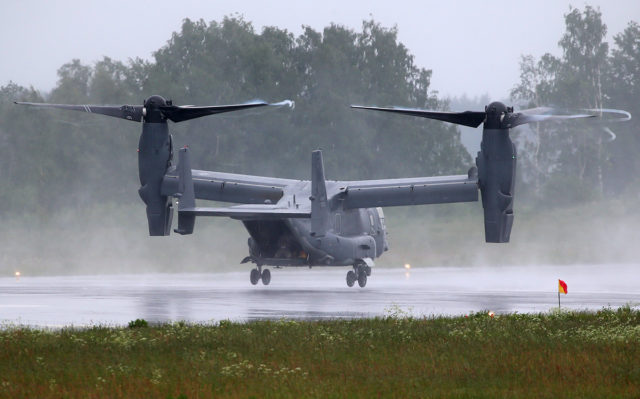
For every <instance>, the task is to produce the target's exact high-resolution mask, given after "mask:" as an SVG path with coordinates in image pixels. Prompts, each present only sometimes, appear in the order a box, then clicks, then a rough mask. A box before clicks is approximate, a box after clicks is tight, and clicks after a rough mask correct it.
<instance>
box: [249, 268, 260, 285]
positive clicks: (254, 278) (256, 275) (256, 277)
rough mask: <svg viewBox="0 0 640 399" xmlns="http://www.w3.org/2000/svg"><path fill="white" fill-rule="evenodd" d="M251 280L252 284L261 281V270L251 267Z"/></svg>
mask: <svg viewBox="0 0 640 399" xmlns="http://www.w3.org/2000/svg"><path fill="white" fill-rule="evenodd" d="M249 281H251V284H253V285H256V284H258V281H260V271H259V270H258V269H251V274H249Z"/></svg>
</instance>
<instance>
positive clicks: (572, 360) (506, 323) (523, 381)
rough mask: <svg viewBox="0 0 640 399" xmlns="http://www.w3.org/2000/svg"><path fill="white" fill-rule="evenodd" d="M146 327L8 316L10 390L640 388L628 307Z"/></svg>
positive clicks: (557, 391) (438, 393)
mask: <svg viewBox="0 0 640 399" xmlns="http://www.w3.org/2000/svg"><path fill="white" fill-rule="evenodd" d="M399 316H402V314H400V315H399ZM141 324H143V323H141V322H138V323H137V324H136V326H135V328H108V327H94V328H89V329H74V328H66V329H62V330H41V329H29V328H23V327H11V326H5V328H4V329H3V330H1V331H0V397H3V398H4V397H7V398H14V397H15V398H17V397H20V398H23V397H24V398H26V397H29V398H47V397H52V398H60V397H63V398H92V397H109V398H118V397H123V398H142V397H158V398H177V397H182V398H185V397H186V398H210V397H256V398H278V397H294V398H298V397H317V398H341V397H363V398H364V397H366V398H370V397H421V398H431V397H433V398H438V397H450V398H482V397H486V398H496V397H504V398H520V397H522V398H557V397H580V398H585V397H589V398H611V397H620V398H624V397H628V398H638V397H640V360H639V359H640V311H638V310H634V309H632V308H630V307H625V308H621V309H619V310H610V309H605V310H602V311H599V312H596V313H581V312H561V313H550V314H539V315H519V314H514V315H504V316H496V317H494V318H490V317H489V316H487V315H486V314H485V313H477V314H472V315H470V316H469V317H457V318H422V319H416V318H406V317H398V315H394V316H390V317H385V318H377V319H359V320H348V321H337V320H336V321H321V322H297V321H260V322H252V323H231V322H221V323H220V324H218V325H189V324H184V323H173V324H164V325H158V326H149V327H145V326H143V325H141Z"/></svg>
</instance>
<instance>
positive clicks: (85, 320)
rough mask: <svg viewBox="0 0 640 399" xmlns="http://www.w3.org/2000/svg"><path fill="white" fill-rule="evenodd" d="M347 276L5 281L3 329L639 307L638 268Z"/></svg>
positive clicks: (298, 273)
mask: <svg viewBox="0 0 640 399" xmlns="http://www.w3.org/2000/svg"><path fill="white" fill-rule="evenodd" d="M347 270H348V269H347V268H314V269H312V270H309V269H299V270H296V269H279V270H274V269H272V280H271V285H269V286H263V285H261V284H259V285H258V286H252V285H250V283H249V271H248V269H247V270H243V271H242V272H237V273H220V274H142V275H101V276H76V277H69V276H65V277H28V276H22V277H20V278H19V279H16V278H15V277H11V278H0V322H2V323H3V324H4V325H7V324H9V325H16V324H23V325H31V326H38V327H60V326H69V325H74V326H87V325H124V324H127V323H128V322H129V321H131V320H134V319H137V318H144V319H145V320H147V321H151V322H166V321H179V320H185V321H189V322H209V323H211V322H217V321H219V320H225V319H229V320H240V321H242V320H256V319H280V318H292V319H332V318H353V317H371V316H385V315H389V314H392V313H402V314H411V315H413V316H431V315H462V314H468V313H469V312H477V311H481V310H492V311H495V312H496V313H513V312H519V313H531V312H545V311H548V310H550V309H551V308H554V307H557V306H558V296H557V292H558V291H557V289H558V288H557V287H558V278H562V279H563V280H564V281H566V282H567V284H568V286H569V294H568V295H563V296H562V298H561V299H562V306H563V308H570V309H601V308H602V307H607V306H611V307H619V306H622V305H625V304H631V305H632V306H637V305H640V264H625V265H596V266H594V265H588V266H529V267H491V268H488V267H469V268H460V267H446V268H444V267H443V268H424V269H416V268H414V269H412V270H411V271H409V272H407V271H406V270H404V269H374V270H373V273H372V275H371V277H370V278H369V281H368V283H367V287H365V288H359V287H357V285H356V286H355V287H353V288H348V287H347V286H346V284H345V275H346V271H347Z"/></svg>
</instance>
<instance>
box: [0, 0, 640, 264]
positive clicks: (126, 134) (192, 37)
mask: <svg viewBox="0 0 640 399" xmlns="http://www.w3.org/2000/svg"><path fill="white" fill-rule="evenodd" d="M589 10H591V11H593V12H595V11H594V10H593V9H590V8H588V7H587V8H582V9H578V10H577V17H579V18H580V21H583V20H584V21H588V22H590V23H594V24H596V23H597V22H598V21H600V22H602V21H603V20H605V17H606V14H605V13H604V12H603V13H602V15H600V16H598V14H597V12H596V13H595V14H594V13H590V11H589ZM365 15H366V14H365ZM567 15H571V14H570V11H569V10H563V11H561V12H560V15H558V16H556V17H557V18H559V19H560V20H562V21H565V19H566V16H567ZM563 16H564V18H563ZM577 17H576V18H577ZM631 17H633V15H631ZM636 20H637V18H636ZM300 22H301V23H303V22H304V21H300ZM565 22H566V23H571V21H570V20H566V21H565ZM252 23H253V21H252V20H249V19H248V17H238V16H235V17H224V18H218V19H217V20H212V21H209V22H205V21H202V20H200V21H198V20H185V21H184V22H183V24H182V26H181V27H180V28H179V29H178V30H176V32H174V33H173V35H167V36H166V37H164V39H163V40H164V41H162V42H161V43H165V44H164V45H163V44H160V45H159V46H160V47H158V48H156V49H154V53H153V56H152V57H150V58H149V59H129V60H124V59H123V60H118V59H111V58H108V57H104V58H101V59H99V60H98V61H90V62H88V63H87V62H83V61H81V60H80V59H79V58H81V56H82V55H81V54H78V55H77V57H76V56H73V57H72V58H74V59H68V60H66V61H64V64H63V65H58V69H57V78H58V80H57V83H56V84H54V85H53V86H51V88H49V87H46V88H44V89H43V90H40V89H39V88H38V87H29V85H27V84H25V85H22V84H15V83H9V81H11V80H15V81H18V80H19V79H18V78H15V79H14V78H13V76H1V77H2V78H3V79H4V80H5V84H4V86H2V87H1V88H0V144H1V148H0V151H2V156H1V157H0V165H1V166H0V170H2V173H3V179H2V182H1V183H0V198H1V199H2V203H3V204H4V206H3V208H2V210H0V223H1V225H0V240H2V243H3V244H2V245H3V250H2V255H1V258H0V273H1V274H3V275H5V276H11V275H13V274H14V273H15V272H16V271H20V272H21V273H22V275H24V276H29V275H31V276H33V275H57V274H108V273H149V272H170V273H178V272H213V271H215V272H219V271H247V270H248V267H246V265H240V264H239V263H240V260H241V259H242V258H243V257H244V256H246V255H247V252H248V249H247V238H248V233H247V232H246V231H245V230H244V227H243V226H242V223H241V222H238V221H235V220H230V219H223V218H200V219H198V220H197V222H196V229H195V233H194V234H193V235H191V236H180V235H177V234H172V235H171V236H170V237H149V236H148V230H147V224H146V223H147V221H146V215H145V210H144V204H143V203H142V202H141V200H140V198H139V196H138V193H137V189H138V187H139V182H138V177H137V156H136V151H135V150H136V148H137V147H136V146H137V141H138V137H139V134H140V126H139V124H135V123H131V122H127V121H121V120H112V119H109V118H107V117H103V116H97V115H86V114H82V113H73V112H65V111H59V110H54V111H45V110H33V109H25V108H20V107H18V106H15V105H14V104H13V103H12V102H13V101H16V100H21V101H50V102H58V103H71V104H140V103H141V101H142V99H143V98H145V97H148V96H149V95H151V94H161V95H163V96H166V97H167V98H171V99H173V101H174V104H180V105H183V104H196V105H214V104H229V103H239V102H246V101H251V100H253V99H256V98H261V99H264V100H266V101H270V102H277V101H282V100H285V99H290V100H293V101H295V104H296V107H295V109H293V110H290V109H286V108H284V107H283V108H279V109H269V110H264V111H260V112H254V111H252V112H242V113H239V114H237V115H220V116H213V117H207V118H203V119H201V120H195V121H192V122H186V123H181V124H172V125H170V131H171V133H172V134H173V140H174V141H173V143H174V148H176V149H177V148H179V147H182V146H184V145H189V146H190V148H191V149H192V156H193V165H192V167H193V168H195V169H207V170H215V171H221V172H232V173H245V174H260V175H266V176H278V177H286V178H297V179H309V174H310V155H311V151H312V150H314V149H317V148H321V149H323V150H324V154H323V155H324V159H325V168H326V173H327V178H329V179H331V180H351V179H354V180H355V179H374V178H394V177H412V176H430V175H448V174H458V173H466V172H467V170H468V168H470V167H471V166H473V164H474V158H475V154H476V152H477V151H478V149H479V143H480V139H481V133H482V131H481V130H480V129H468V128H463V129H460V128H457V127H455V126H452V125H448V124H444V123H441V122H436V121H428V120H418V119H417V118H406V117H404V118H403V117H398V116H389V115H378V114H369V113H363V112H358V111H353V110H350V109H349V107H348V106H349V105H350V104H354V103H357V104H364V105H380V106H389V105H398V106H410V107H416V108H427V109H439V110H456V111H463V110H467V109H470V110H482V109H483V106H484V105H486V104H487V102H488V101H495V100H501V101H504V102H505V103H512V104H518V105H520V104H524V105H536V106H537V105H541V104H537V103H536V102H537V101H544V102H545V103H546V104H547V105H558V106H567V107H568V106H573V107H575V108H597V107H598V106H600V107H609V108H619V109H625V110H627V111H629V112H631V113H632V114H633V115H634V117H635V116H636V115H639V116H640V108H638V107H639V105H638V104H640V92H639V91H638V89H637V87H640V74H639V73H638V67H637V65H638V64H637V63H636V64H635V65H636V67H635V68H636V69H635V70H633V69H632V70H629V68H628V65H629V64H630V65H634V60H636V61H640V54H638V48H639V47H637V46H636V47H633V46H632V45H631V44H633V43H638V41H640V35H639V33H640V30H639V29H638V25H637V24H635V23H633V22H632V23H629V24H628V25H622V27H620V28H619V30H617V31H615V32H609V33H608V34H604V35H601V36H598V37H596V36H597V34H595V33H594V35H592V36H593V40H594V41H596V42H597V43H596V44H598V45H603V43H604V44H606V46H605V47H606V51H605V52H604V54H603V55H601V56H602V62H603V64H602V65H605V64H606V65H607V68H608V69H607V70H606V71H604V72H603V75H602V76H600V75H598V79H600V78H601V79H600V80H599V87H598V88H599V90H600V92H601V93H604V94H603V95H602V94H601V95H600V97H598V96H597V91H594V90H593V87H591V86H588V85H587V87H586V88H585V87H583V86H581V85H577V84H574V83H575V82H573V81H571V80H570V79H568V78H567V76H569V75H570V73H574V72H575V70H582V69H581V68H582V66H583V65H582V64H579V63H580V62H583V61H584V60H582V61H581V60H580V59H579V58H576V57H574V58H571V56H570V54H572V53H571V52H568V51H567V48H563V47H561V46H560V45H556V43H557V42H558V41H561V40H562V38H563V37H564V36H563V35H565V34H566V33H567V32H569V30H566V31H564V29H560V30H559V32H558V36H557V37H556V38H555V39H554V40H555V41H553V42H552V45H551V46H550V48H548V49H547V50H546V51H547V52H548V57H547V58H545V57H546V55H547V54H545V53H544V52H541V53H539V54H536V55H535V56H533V57H532V58H531V62H530V63H529V64H527V63H526V62H525V61H526V60H525V59H521V60H520V63H518V61H515V63H516V65H515V68H516V69H519V70H520V72H521V74H520V75H521V79H518V77H517V75H516V76H514V78H513V80H512V81H510V82H508V85H507V86H506V89H504V90H503V91H501V93H503V94H498V97H499V98H495V97H496V93H494V92H491V91H492V90H493V89H492V88H491V87H487V88H486V91H481V92H479V93H471V94H469V95H467V94H466V93H458V94H456V95H455V96H444V95H440V94H439V92H438V90H437V88H435V87H434V81H435V80H436V77H437V76H439V74H441V73H442V72H443V71H442V70H443V69H444V67H440V68H439V69H438V68H436V67H435V66H434V65H437V64H435V63H434V64H432V63H430V62H429V61H428V60H427V59H425V58H421V61H420V62H419V61H418V57H417V56H416V52H417V51H418V49H417V48H416V47H414V46H417V44H413V45H409V44H407V43H405V42H404V41H403V37H404V36H403V29H402V27H401V26H393V25H387V24H384V23H381V22H380V21H379V20H377V19H369V18H365V19H364V21H363V23H362V25H361V26H360V25H359V26H358V27H357V28H350V27H348V26H343V25H335V24H334V25H331V24H327V25H323V26H317V27H309V26H308V27H306V28H305V29H303V30H300V31H296V32H295V33H292V32H291V31H289V30H286V29H285V28H279V27H277V26H276V27H270V28H265V29H261V28H256V27H255V26H254V25H253V24H252ZM634 24H635V25H634ZM587 25H588V24H587ZM256 26H259V25H258V24H256ZM588 26H591V25H588ZM594 26H595V25H594ZM616 26H620V24H619V23H616ZM563 28H564V26H563ZM585 29H587V28H585ZM595 30H596V29H595V28H594V31H595ZM563 31H564V33H563ZM587 47H588V46H587ZM596 47H597V46H596ZM603 48H604V47H603ZM578 50H580V49H578ZM520 51H521V53H520V54H521V55H522V56H526V55H528V54H530V52H529V51H528V49H527V48H522V49H521V50H520ZM583 55H584V56H585V58H587V59H592V57H590V56H591V55H590V54H583ZM587 56H589V57H587ZM75 58H78V59H75ZM422 60H424V61H422ZM630 60H631V61H630ZM547 61H549V62H547ZM551 61H553V62H551ZM549 65H551V66H549ZM512 66H513V65H512ZM527 68H529V69H527ZM545 68H546V69H545ZM527 74H529V75H527ZM529 77H533V78H535V79H529ZM588 77H589V79H591V77H592V76H591V75H589V76H588ZM466 78H467V77H461V78H460V80H464V79H466ZM469 79H471V78H469ZM585 81H588V80H587V79H585ZM532 82H533V83H532ZM491 84H492V83H491V82H487V85H491ZM43 86H46V85H44V84H43ZM483 93H486V94H483ZM594 93H595V94H594ZM527 96H528V97H527ZM491 97H493V98H491ZM638 120H639V119H637V118H636V119H632V120H631V121H629V122H628V123H626V124H624V125H623V124H619V125H616V126H612V127H611V128H612V129H613V131H614V132H615V133H616V135H617V136H618V138H617V139H616V141H614V142H612V143H606V142H605V141H604V140H602V137H601V136H600V133H599V131H598V129H593V128H591V127H589V126H588V125H584V124H576V125H569V124H548V125H544V126H543V125H542V124H541V125H540V126H534V127H533V128H531V129H534V130H531V129H530V130H525V129H514V130H513V131H512V138H513V139H514V141H515V142H516V145H517V147H518V157H519V162H518V177H517V179H518V180H517V182H516V188H515V190H516V198H515V223H514V227H513V232H512V235H511V242H510V243H509V244H486V243H485V242H484V230H483V220H482V204H481V202H478V203H471V204H454V205H437V206H419V207H411V208H396V209H386V210H385V212H386V215H387V219H386V223H387V226H388V231H389V242H390V251H389V252H387V253H385V254H384V255H383V256H382V257H381V258H380V259H378V260H377V261H376V265H377V267H389V268H393V267H403V266H404V265H405V264H406V263H410V264H411V265H413V266H415V267H433V266H474V267H480V266H504V265H525V266H531V267H535V266H536V265H541V264H544V265H548V264H557V265H570V264H611V263H637V260H638V259H640V248H639V246H638V245H637V243H638V242H640V230H639V229H638V228H637V226H638V223H640V212H639V211H638V207H637V204H638V202H639V201H640V186H639V183H640V179H639V178H638V176H640V173H639V172H640V162H639V161H638V160H637V153H638V150H640V134H638V133H640V132H639V123H638ZM533 135H535V137H536V138H537V139H536V140H538V141H532V140H531V137H534V136H533ZM175 223H176V221H175V220H174V227H175Z"/></svg>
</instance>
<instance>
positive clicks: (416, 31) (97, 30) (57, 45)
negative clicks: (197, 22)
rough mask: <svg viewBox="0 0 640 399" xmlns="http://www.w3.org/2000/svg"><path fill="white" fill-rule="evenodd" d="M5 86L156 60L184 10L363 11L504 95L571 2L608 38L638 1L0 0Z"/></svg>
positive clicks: (436, 64) (444, 80)
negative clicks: (592, 10)
mask: <svg viewBox="0 0 640 399" xmlns="http://www.w3.org/2000/svg"><path fill="white" fill-rule="evenodd" d="M0 4H1V5H0V85H4V84H6V83H7V82H9V81H10V80H11V81H14V82H16V83H18V84H21V85H24V86H29V85H33V86H34V87H35V88H36V89H39V90H41V91H47V90H50V89H51V88H52V87H53V86H54V85H55V83H56V80H57V76H56V71H57V69H58V68H59V67H60V66H61V65H62V64H64V63H66V62H69V61H70V60H71V59H73V58H79V59H80V60H82V62H83V63H93V62H95V61H97V60H99V59H101V58H102V56H109V57H111V58H113V59H117V60H122V61H126V60H127V59H129V58H135V57H141V58H145V59H150V58H151V57H152V52H153V51H155V50H157V49H159V48H160V47H162V46H163V45H164V44H165V43H166V42H167V40H168V39H169V38H170V37H171V33H172V32H174V31H177V30H179V29H180V26H181V21H182V19H184V18H191V19H204V20H205V21H207V22H209V21H212V20H216V21H220V20H221V19H222V18H223V16H225V15H230V14H233V13H239V14H242V15H244V17H245V19H246V20H248V21H251V22H253V24H254V27H255V28H256V29H257V30H258V31H260V29H261V28H262V27H263V26H277V27H279V28H286V29H287V30H289V31H291V32H293V33H294V34H296V35H297V34H299V33H301V31H302V26H303V25H308V26H311V27H312V28H314V29H316V30H322V28H323V27H325V26H327V25H328V24H329V23H331V22H335V23H338V24H342V25H345V26H348V27H350V28H353V29H356V30H360V28H361V25H362V21H363V20H364V19H369V18H373V19H375V20H376V21H378V22H380V23H382V25H383V26H387V27H392V26H394V25H395V26H397V27H398V32H399V40H400V41H401V42H402V43H404V44H405V45H406V46H407V47H408V48H409V50H410V51H411V53H412V54H414V55H415V58H416V62H417V64H418V65H419V66H421V67H425V68H429V69H432V70H433V80H432V88H433V89H434V90H438V91H439V92H440V93H441V94H443V95H447V96H461V95H462V94H465V93H466V94H467V95H469V96H479V95H482V94H485V93H488V94H489V95H490V97H491V98H492V99H494V100H495V99H504V98H507V96H508V93H509V90H510V89H511V87H512V86H513V85H514V84H515V83H516V82H517V81H518V76H519V70H518V62H519V59H520V55H521V54H532V55H534V56H540V55H542V54H544V53H545V52H551V53H554V54H556V55H559V50H558V46H557V43H558V40H559V39H560V37H561V35H562V33H563V32H564V14H565V13H567V12H568V11H569V5H570V4H572V5H574V6H576V7H579V8H583V7H584V5H585V4H591V5H593V6H599V7H600V9H601V11H602V14H603V20H604V22H605V23H606V24H607V26H608V28H609V30H608V33H609V34H608V40H609V42H610V43H611V44H613V40H612V37H613V35H615V34H617V33H619V32H621V31H622V30H624V28H625V27H626V26H627V23H628V22H629V21H631V20H634V21H640V0H609V1H605V0H597V1H591V2H589V3H585V2H583V1H572V2H570V1H565V0H535V1H529V2H522V1H517V0H510V1H505V0H500V1H493V0H489V1H487V0H484V1H479V0H476V1H471V0H469V1H455V0H451V1H424V0H423V1H401V0H395V1H389V0H386V1H378V0H368V1H361V0H357V1H346V0H341V1H337V0H323V1H307V0H297V1H289V2H284V1H280V2H274V1H264V0H247V1H241V0H236V1H191V0H182V1H175V0H173V1H167V0H154V1H146V0H137V1H130V0H129V1H121V0H109V1H101V2H98V1H91V0H82V1H80V0H56V1H44V0H20V1H17V0H16V1H14V0H0Z"/></svg>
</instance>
